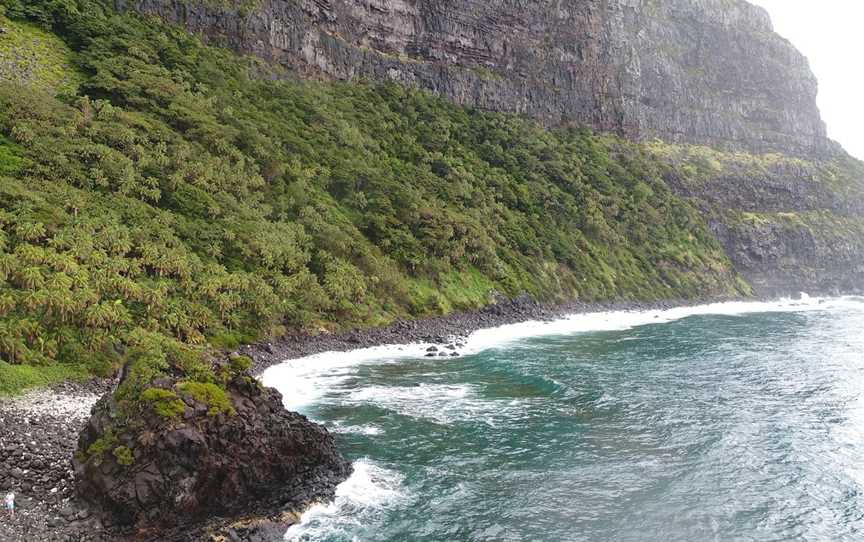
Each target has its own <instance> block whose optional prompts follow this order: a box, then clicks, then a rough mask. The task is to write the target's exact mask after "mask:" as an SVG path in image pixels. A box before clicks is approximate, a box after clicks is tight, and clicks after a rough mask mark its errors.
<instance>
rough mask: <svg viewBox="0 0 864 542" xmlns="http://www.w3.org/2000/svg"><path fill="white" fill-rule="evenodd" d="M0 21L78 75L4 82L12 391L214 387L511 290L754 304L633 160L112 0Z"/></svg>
mask: <svg viewBox="0 0 864 542" xmlns="http://www.w3.org/2000/svg"><path fill="white" fill-rule="evenodd" d="M0 5H2V6H4V11H5V17H7V18H8V22H7V23H3V24H7V25H14V26H16V27H18V28H28V29H31V31H34V32H35V31H37V26H38V28H41V30H38V31H39V32H51V33H53V34H54V35H56V36H57V37H59V39H62V40H63V42H64V43H65V44H66V46H67V47H68V48H69V55H70V58H71V60H70V61H69V63H68V65H66V64H62V63H55V64H54V65H52V70H56V67H57V66H66V68H65V69H67V70H69V73H67V74H60V75H59V76H57V80H58V81H75V82H76V84H75V85H57V86H55V85H43V84H39V81H38V80H37V81H35V83H36V84H33V82H30V83H28V82H27V81H20V80H16V79H15V78H12V79H11V80H10V79H8V78H4V80H3V81H2V83H0V315H2V321H0V358H2V360H4V361H2V362H0V381H3V382H7V383H9V382H17V384H14V385H10V384H7V386H9V387H15V388H17V387H22V386H26V385H28V383H34V382H42V381H44V378H46V376H45V375H46V374H48V375H61V376H62V375H63V374H64V372H63V370H62V369H60V370H58V367H61V368H62V367H68V368H69V371H70V372H72V373H79V372H80V371H81V370H82V365H83V366H85V367H84V368H85V370H86V372H96V373H109V372H111V371H113V370H115V369H116V368H117V367H118V366H120V365H121V364H124V363H130V368H131V374H132V377H131V378H129V379H128V380H127V383H126V384H124V387H123V388H121V395H123V396H124V397H126V398H128V399H132V401H130V403H129V404H130V405H131V404H137V402H136V401H134V399H135V398H137V397H138V396H139V394H140V393H141V392H143V391H144V390H146V389H147V388H148V385H149V383H150V382H151V381H152V380H153V379H154V378H156V377H157V376H158V375H160V374H165V373H173V374H174V375H175V376H177V375H179V376H181V377H183V378H186V379H187V380H189V381H190V382H197V383H203V384H210V383H215V384H217V385H218V382H219V375H217V374H215V373H214V370H213V369H212V368H211V367H210V364H209V363H207V362H206V359H207V354H208V352H212V351H214V349H220V348H232V347H235V346H236V345H237V344H239V343H241V342H245V341H253V340H256V339H259V338H263V337H268V336H272V335H278V334H280V333H283V332H285V331H286V330H293V329H301V328H302V329H321V328H328V329H336V328H344V327H356V326H372V325H380V324H384V323H387V322H390V321H392V320H394V319H396V318H405V317H423V316H427V315H432V314H441V313H446V312H448V311H452V310H458V309H469V308H475V307H480V306H482V305H484V304H487V303H488V302H489V301H490V299H491V296H492V294H493V292H500V293H503V294H506V295H517V294H520V293H523V292H525V293H529V294H531V295H533V296H535V297H537V298H538V299H541V300H544V301H556V300H569V299H577V298H578V299H582V300H605V299H611V298H615V299H640V300H651V299H660V298H693V297H703V296H709V295H726V294H729V295H731V294H740V293H746V291H747V287H746V285H744V284H743V283H742V282H741V281H739V280H738V279H737V277H736V275H735V274H734V272H733V271H732V270H731V266H730V263H729V261H728V259H727V258H726V256H725V255H724V253H723V251H722V249H721V248H720V247H719V245H718V244H717V242H716V241H715V240H714V238H713V237H712V236H711V235H710V234H709V233H708V231H707V230H706V227H705V224H704V221H703V219H702V218H701V217H700V215H699V213H698V212H697V211H696V210H695V208H694V207H693V206H692V205H691V204H689V203H687V202H684V201H682V200H681V199H678V198H676V197H675V196H674V195H673V194H672V193H671V192H670V190H669V188H668V187H667V185H666V184H665V183H664V182H663V181H662V180H661V179H662V177H663V171H664V168H665V167H667V166H665V165H664V164H665V162H663V161H660V160H658V159H657V158H654V157H653V155H652V154H651V153H650V152H648V151H647V150H646V149H644V148H642V147H640V146H638V145H636V144H632V143H627V142H624V141H621V140H618V139H616V138H614V137H610V136H598V135H594V134H592V133H590V132H588V131H585V130H566V131H561V132H550V131H546V130H544V129H542V128H541V127H539V126H538V125H537V124H535V123H533V122H531V121H528V120H523V119H520V118H517V117H514V116H508V115H503V114H492V113H484V112H479V111H472V110H465V109H461V108H458V107H456V106H453V105H450V104H448V103H446V102H444V101H442V100H440V99H437V98H435V97H433V96H430V95H428V94H425V93H422V92H415V91H409V90H405V89H403V88H400V87H396V86H365V85H357V84H337V83H322V82H292V81H280V82H277V81H274V79H275V77H274V76H279V75H283V74H279V73H277V72H275V71H274V70H276V68H273V67H269V66H266V65H263V64H262V63H260V61H255V60H252V59H249V58H241V57H238V56H236V55H234V54H232V53H230V52H228V51H225V50H222V49H218V48H214V47H209V46H205V45H203V44H202V43H201V42H200V40H199V39H198V38H196V37H193V36H189V35H187V34H186V33H185V32H183V31H181V30H179V29H175V28H173V27H169V26H166V25H164V24H162V23H160V22H158V21H156V20H153V19H148V18H143V17H141V16H136V15H131V14H122V15H121V14H117V13H115V12H114V11H113V10H112V9H111V8H110V7H109V5H108V3H103V2H99V1H96V0H79V1H75V0H50V1H49V0H32V1H27V2H18V1H17V0H2V1H0ZM0 73H3V71H2V70H0ZM52 73H55V72H53V71H52ZM55 75H57V74H56V73H55ZM25 366H27V369H26V370H24V369H23V367H25ZM33 367H36V368H37V369H36V370H35V372H34V369H33ZM39 367H50V368H51V369H50V371H46V372H45V373H41V374H40V373H39V370H38V368H39ZM27 375H31V376H27ZM2 391H4V390H3V388H2V387H0V392H2ZM5 391H11V390H5ZM152 394H153V393H152V392H151V395H152ZM168 401H169V403H168V404H169V406H170V398H168ZM130 408H131V407H130Z"/></svg>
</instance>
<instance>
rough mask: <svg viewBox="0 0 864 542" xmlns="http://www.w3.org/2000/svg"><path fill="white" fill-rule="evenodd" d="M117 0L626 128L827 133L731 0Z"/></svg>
mask: <svg viewBox="0 0 864 542" xmlns="http://www.w3.org/2000/svg"><path fill="white" fill-rule="evenodd" d="M117 2H118V7H120V8H121V9H130V8H131V9H135V10H138V11H141V12H145V13H153V14H158V15H160V16H161V17H162V18H164V19H167V20H169V21H172V22H175V23H179V24H182V25H185V26H186V27H187V28H188V29H189V30H191V31H193V32H197V33H200V34H202V35H203V36H205V37H206V38H207V39H208V40H209V41H211V42H216V43H221V44H224V45H228V46H230V47H232V48H234V49H236V50H239V51H242V52H247V53H253V54H255V55H258V56H261V57H263V58H265V59H268V60H271V61H277V62H279V63H281V64H283V65H285V66H287V67H288V68H290V69H291V70H293V71H295V72H296V73H298V74H300V75H302V76H306V77H310V76H311V77H323V78H333V79H341V80H356V79H371V80H376V81H382V80H392V81H397V82H400V83H403V84H407V85H411V86H416V87H420V88H424V89H428V90H431V91H434V92H436V93H439V94H441V95H443V96H445V97H447V98H448V99H450V100H452V101H454V102H456V103H459V104H463V105H467V106H476V107H479V108H483V109H490V110H496V111H509V112H518V113H524V114H528V115H530V116H533V117H535V118H538V119H540V120H542V121H543V122H544V123H546V124H549V125H557V124H561V123H567V122H573V123H581V124H588V125H590V126H592V127H594V128H596V129H599V130H601V131H608V132H614V133H617V134H620V135H624V136H626V137H629V138H635V139H650V138H654V137H659V138H662V139H664V140H667V141H676V142H688V143H704V144H710V145H713V146H720V147H724V148H726V147H728V148H738V149H747V150H751V151H766V150H782V151H784V152H792V153H796V154H808V155H809V154H813V153H822V152H824V151H826V150H829V149H830V148H831V147H832V145H831V143H830V142H829V141H828V140H827V138H826V137H825V127H824V125H823V123H822V121H821V119H820V116H819V111H818V109H817V107H816V101H815V97H816V88H817V85H816V80H815V78H814V77H813V74H812V73H811V72H810V69H809V67H808V64H807V61H806V59H805V58H804V57H803V56H802V55H801V54H800V53H799V52H798V51H797V50H796V49H795V48H794V47H792V46H791V45H790V44H789V43H788V42H787V41H785V40H784V39H783V38H781V37H779V36H778V35H776V34H774V32H773V31H772V27H771V22H770V19H769V17H768V14H767V13H766V12H765V11H764V10H762V9H761V8H757V7H755V6H752V5H750V4H748V3H746V2H744V1H742V0H664V1H659V0H603V1H601V0H590V1H576V0H532V1H526V0H491V1H489V0H483V1H479V0H262V1H261V2H260V3H258V4H256V5H255V7H248V6H247V7H246V8H242V9H231V8H226V7H216V4H217V3H215V2H194V1H189V0H138V1H134V0H132V1H128V0H117ZM246 4H248V2H247V3H246ZM221 5H225V4H224V3H222V4H221Z"/></svg>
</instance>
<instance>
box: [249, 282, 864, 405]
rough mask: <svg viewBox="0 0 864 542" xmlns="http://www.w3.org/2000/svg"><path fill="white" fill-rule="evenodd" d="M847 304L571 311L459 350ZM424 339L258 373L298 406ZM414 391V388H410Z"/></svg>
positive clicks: (855, 300)
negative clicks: (365, 366)
mask: <svg viewBox="0 0 864 542" xmlns="http://www.w3.org/2000/svg"><path fill="white" fill-rule="evenodd" d="M837 308H849V309H852V310H864V298H860V297H838V298H815V297H810V296H807V295H806V294H802V296H801V299H798V300H792V299H783V300H779V301H770V302H756V301H752V302H751V301H735V302H727V303H713V304H707V305H697V306H692V307H677V308H672V309H663V310H648V311H610V312H593V313H583V314H574V315H570V316H565V317H562V318H559V319H556V320H551V321H544V322H539V321H529V322H521V323H518V324H508V325H504V326H499V327H495V328H489V329H481V330H479V331H475V332H474V333H472V334H471V335H470V336H469V337H468V338H467V341H466V342H465V346H464V347H462V348H461V349H460V350H459V353H460V354H462V355H471V354H477V353H479V352H482V351H484V350H488V349H490V348H500V347H511V346H512V345H513V344H514V343H518V342H519V341H523V340H525V339H529V338H532V337H541V336H555V335H572V334H576V333H587V332H592V331H618V330H625V329H631V328H634V327H638V326H643V325H649V324H662V323H668V322H673V321H676V320H681V319H683V318H687V317H690V316H698V315H725V316H736V315H743V314H753V313H770V312H807V311H820V310H831V309H837ZM430 346H432V345H431V344H429V343H412V344H403V345H385V346H375V347H371V348H361V349H357V350H352V351H348V352H324V353H321V354H315V355H313V356H308V357H304V358H298V359H293V360H289V361H285V362H284V363H281V364H279V365H275V366H273V367H270V368H269V369H267V370H266V371H264V372H263V373H262V374H261V376H260V379H261V381H262V382H263V383H264V385H266V386H272V387H274V388H276V389H278V390H279V391H280V392H282V395H283V397H284V404H285V408H287V409H289V410H301V411H302V410H303V409H304V407H306V406H309V405H310V404H312V403H314V402H315V401H316V400H317V399H319V398H320V397H321V396H322V395H324V394H325V393H326V392H327V391H328V390H332V389H334V388H336V387H337V386H338V385H339V384H340V383H343V382H344V381H345V380H346V379H348V378H350V377H351V376H352V375H353V368H355V367H356V366H358V365H362V364H367V363H394V362H398V361H399V360H405V359H417V358H422V357H424V356H425V355H426V349H427V348H428V347H430ZM415 391H416V390H415Z"/></svg>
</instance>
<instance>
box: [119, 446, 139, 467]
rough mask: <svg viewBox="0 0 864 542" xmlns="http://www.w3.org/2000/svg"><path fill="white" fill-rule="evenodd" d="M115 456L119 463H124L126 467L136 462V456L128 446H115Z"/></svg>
mask: <svg viewBox="0 0 864 542" xmlns="http://www.w3.org/2000/svg"><path fill="white" fill-rule="evenodd" d="M114 458H115V459H116V460H117V463H118V464H119V465H123V466H124V467H128V466H130V465H132V464H133V463H135V456H134V455H132V450H130V449H129V448H128V447H127V446H118V447H117V448H114Z"/></svg>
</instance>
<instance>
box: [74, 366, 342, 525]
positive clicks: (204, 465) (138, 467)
mask: <svg viewBox="0 0 864 542" xmlns="http://www.w3.org/2000/svg"><path fill="white" fill-rule="evenodd" d="M153 386H154V387H152V388H150V389H149V390H147V391H146V392H145V393H144V394H142V396H144V397H146V400H145V402H148V401H149V407H150V408H146V405H144V407H145V408H143V410H142V412H143V413H142V415H141V416H140V417H138V418H136V420H135V422H134V423H123V424H121V423H118V420H123V419H124V418H123V416H122V415H121V413H120V410H121V407H120V406H119V405H118V403H117V402H116V401H115V399H113V398H112V397H111V396H110V395H106V397H104V398H103V399H102V400H101V401H100V402H99V403H98V404H97V406H96V407H95V408H94V413H93V416H92V417H91V419H90V421H89V423H88V425H87V427H86V428H85V429H84V431H83V432H82V433H81V436H80V439H79V452H78V454H77V456H76V458H75V461H74V466H75V474H76V487H77V492H78V495H79V496H80V497H81V498H82V499H83V500H84V501H87V502H88V503H90V504H91V505H94V506H95V508H96V509H97V510H100V511H101V513H102V516H103V522H104V523H106V524H107V525H108V526H109V528H112V529H115V530H120V531H122V530H123V529H126V528H129V529H132V528H134V529H136V530H142V529H143V530H144V532H149V533H152V534H153V536H157V537H159V536H163V534H160V533H164V536H169V534H168V533H170V532H171V530H172V529H174V528H176V527H179V526H181V525H182V526H183V529H184V530H187V531H188V530H190V529H191V528H193V527H194V525H195V523H203V522H205V521H206V520H207V519H208V518H210V517H216V516H218V517H232V516H233V515H241V514H248V513H249V512H250V511H251V510H254V509H255V508H256V505H258V506H260V507H263V508H264V509H266V510H269V511H273V510H299V509H302V508H304V507H305V506H306V505H308V504H310V503H312V502H315V501H318V500H324V499H329V498H332V497H333V491H334V488H335V487H336V485H337V484H339V483H340V482H342V481H343V480H345V479H346V478H347V477H348V475H349V474H350V470H351V467H350V465H349V463H348V462H346V461H345V460H344V459H343V458H342V457H341V456H340V455H339V453H338V452H337V451H336V448H335V444H334V440H333V438H332V436H331V435H330V434H329V433H328V432H327V430H326V429H325V428H324V427H322V426H320V425H317V424H314V423H312V422H310V421H309V420H307V419H306V418H305V417H304V416H301V415H299V414H295V413H291V412H287V411H286V410H285V409H284V408H283V406H282V396H281V395H280V394H279V392H277V391H276V390H273V389H270V388H263V387H261V386H260V385H259V384H258V383H257V382H256V381H255V380H253V379H252V378H250V377H249V376H248V375H238V376H236V377H235V378H233V379H232V380H231V381H230V382H228V383H227V385H226V386H225V387H224V388H223V387H221V386H215V385H212V384H211V385H205V384H194V385H193V384H191V383H189V382H181V381H173V380H171V379H168V378H162V379H158V380H157V381H155V382H154V383H153Z"/></svg>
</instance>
